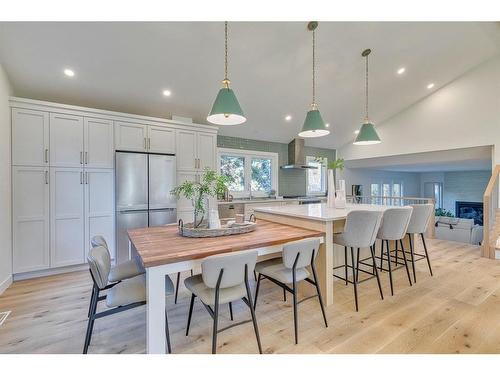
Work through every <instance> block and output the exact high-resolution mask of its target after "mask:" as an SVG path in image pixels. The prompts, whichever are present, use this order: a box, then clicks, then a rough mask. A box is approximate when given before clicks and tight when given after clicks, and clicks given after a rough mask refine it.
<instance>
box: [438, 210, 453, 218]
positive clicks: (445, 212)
mask: <svg viewBox="0 0 500 375" xmlns="http://www.w3.org/2000/svg"><path fill="white" fill-rule="evenodd" d="M435 215H436V216H445V217H455V215H453V214H452V213H451V212H450V211H448V210H445V209H444V208H436V210H435Z"/></svg>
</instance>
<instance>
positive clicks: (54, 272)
mask: <svg viewBox="0 0 500 375" xmlns="http://www.w3.org/2000/svg"><path fill="white" fill-rule="evenodd" d="M88 269H89V266H88V264H86V263H85V264H78V265H76V266H67V267H59V268H52V269H46V270H40V271H31V272H23V273H16V274H14V281H18V280H26V279H34V278H35V277H44V276H51V275H58V274H60V273H68V272H75V271H83V270H88Z"/></svg>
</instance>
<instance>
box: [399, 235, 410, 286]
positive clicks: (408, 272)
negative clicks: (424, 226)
mask: <svg viewBox="0 0 500 375" xmlns="http://www.w3.org/2000/svg"><path fill="white" fill-rule="evenodd" d="M399 242H400V243H401V250H403V259H404V261H405V267H406V274H407V275H408V281H409V283H410V286H411V276H410V270H409V268H408V261H407V260H406V255H405V248H404V246H403V240H399Z"/></svg>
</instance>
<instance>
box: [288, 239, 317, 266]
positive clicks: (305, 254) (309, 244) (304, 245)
mask: <svg viewBox="0 0 500 375" xmlns="http://www.w3.org/2000/svg"><path fill="white" fill-rule="evenodd" d="M319 242H320V241H319V238H306V239H304V240H300V241H294V242H289V243H287V244H285V245H284V246H283V265H284V266H285V267H286V268H293V264H294V263H295V259H297V255H298V254H299V258H298V259H297V264H296V266H295V267H296V268H297V269H298V268H304V267H307V266H309V265H311V261H312V260H313V252H314V258H316V256H317V255H318V251H319Z"/></svg>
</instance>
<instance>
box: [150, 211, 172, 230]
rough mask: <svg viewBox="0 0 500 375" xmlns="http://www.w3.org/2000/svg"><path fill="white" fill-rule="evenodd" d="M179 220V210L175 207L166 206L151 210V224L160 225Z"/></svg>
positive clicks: (151, 225)
mask: <svg viewBox="0 0 500 375" xmlns="http://www.w3.org/2000/svg"><path fill="white" fill-rule="evenodd" d="M176 222H177V210H176V209H175V208H166V209H164V210H150V211H149V226H150V227H158V226H161V225H165V224H172V223H176Z"/></svg>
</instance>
